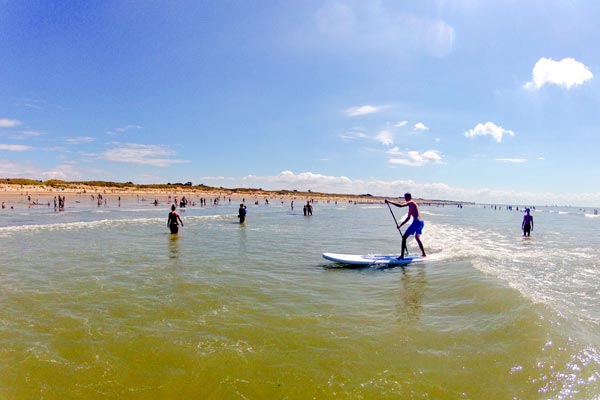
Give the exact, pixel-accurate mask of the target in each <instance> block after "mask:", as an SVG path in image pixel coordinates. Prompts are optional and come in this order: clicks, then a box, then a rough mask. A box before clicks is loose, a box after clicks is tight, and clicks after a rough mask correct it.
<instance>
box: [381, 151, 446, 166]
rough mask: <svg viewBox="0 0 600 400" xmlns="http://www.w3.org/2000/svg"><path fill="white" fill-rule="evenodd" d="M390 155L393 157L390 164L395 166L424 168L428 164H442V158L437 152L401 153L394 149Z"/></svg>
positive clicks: (389, 152)
mask: <svg viewBox="0 0 600 400" xmlns="http://www.w3.org/2000/svg"><path fill="white" fill-rule="evenodd" d="M388 154H389V155H391V156H392V158H390V160H389V162H390V163H391V164H395V165H405V166H408V167H422V166H423V165H426V164H442V156H441V155H440V153H439V152H438V151H436V150H427V151H425V152H423V153H419V152H418V151H414V150H411V151H406V152H405V151H401V150H400V149H398V148H397V147H394V148H393V149H391V150H390V151H388Z"/></svg>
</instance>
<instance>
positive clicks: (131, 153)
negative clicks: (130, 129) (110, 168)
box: [102, 143, 189, 167]
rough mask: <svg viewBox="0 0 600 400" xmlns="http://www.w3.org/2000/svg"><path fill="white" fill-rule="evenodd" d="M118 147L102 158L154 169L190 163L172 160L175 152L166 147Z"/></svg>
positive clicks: (124, 145)
mask: <svg viewBox="0 0 600 400" xmlns="http://www.w3.org/2000/svg"><path fill="white" fill-rule="evenodd" d="M115 145H116V147H114V148H112V149H110V150H107V151H105V152H104V153H102V158H104V159H105V160H108V161H114V162H122V163H129V164H137V165H151V166H154V167H168V166H170V165H172V164H183V163H187V162H189V161H187V160H178V159H174V158H171V157H172V156H173V155H175V152H174V151H173V150H171V149H170V148H168V147H166V146H160V145H149V144H136V143H125V144H120V143H116V144H115Z"/></svg>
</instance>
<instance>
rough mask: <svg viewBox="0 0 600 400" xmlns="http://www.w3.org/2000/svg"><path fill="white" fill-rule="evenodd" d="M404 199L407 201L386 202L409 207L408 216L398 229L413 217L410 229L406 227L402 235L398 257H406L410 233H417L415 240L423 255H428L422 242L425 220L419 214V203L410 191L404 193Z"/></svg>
mask: <svg viewBox="0 0 600 400" xmlns="http://www.w3.org/2000/svg"><path fill="white" fill-rule="evenodd" d="M404 200H405V201H406V203H404V204H399V203H394V202H393V201H388V200H386V201H385V202H386V203H390V204H393V205H395V206H396V207H408V215H407V216H406V219H405V220H404V221H403V222H402V223H401V224H400V225H398V226H397V228H398V229H400V228H401V227H402V225H404V224H406V223H407V222H408V220H409V219H410V218H411V217H412V219H413V221H412V223H411V224H410V226H409V227H408V229H406V231H404V234H403V235H402V252H401V253H400V257H398V258H400V259H403V258H404V250H405V249H406V239H408V237H409V236H410V235H415V240H416V241H417V243H418V244H419V248H420V249H421V253H422V256H423V257H426V256H427V255H426V254H425V249H423V243H421V233H423V227H424V226H425V222H423V220H422V219H421V214H419V208H418V207H417V203H415V202H414V201H413V200H412V196H411V194H410V193H405V194H404Z"/></svg>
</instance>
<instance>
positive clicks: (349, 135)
mask: <svg viewBox="0 0 600 400" xmlns="http://www.w3.org/2000/svg"><path fill="white" fill-rule="evenodd" d="M339 137H340V138H341V139H344V140H357V139H370V138H371V137H370V136H369V135H367V134H366V133H363V132H357V131H354V132H344V133H340V135H339Z"/></svg>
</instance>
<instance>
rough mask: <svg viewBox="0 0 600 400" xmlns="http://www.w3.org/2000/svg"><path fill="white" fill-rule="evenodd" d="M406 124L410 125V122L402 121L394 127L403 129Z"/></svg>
mask: <svg viewBox="0 0 600 400" xmlns="http://www.w3.org/2000/svg"><path fill="white" fill-rule="evenodd" d="M406 124H408V121H400V122H398V123H397V124H396V125H394V127H395V128H402V127H403V126H405V125H406Z"/></svg>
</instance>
